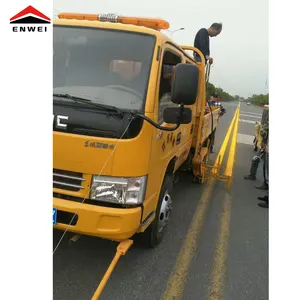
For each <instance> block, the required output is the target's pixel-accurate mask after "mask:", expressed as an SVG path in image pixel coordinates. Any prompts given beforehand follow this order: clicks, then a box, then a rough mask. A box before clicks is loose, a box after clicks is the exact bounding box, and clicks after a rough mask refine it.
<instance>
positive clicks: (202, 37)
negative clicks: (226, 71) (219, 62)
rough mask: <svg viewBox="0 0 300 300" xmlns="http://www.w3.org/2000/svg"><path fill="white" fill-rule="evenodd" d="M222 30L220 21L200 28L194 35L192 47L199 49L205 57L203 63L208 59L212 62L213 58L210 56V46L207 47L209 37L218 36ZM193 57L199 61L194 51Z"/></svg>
mask: <svg viewBox="0 0 300 300" xmlns="http://www.w3.org/2000/svg"><path fill="white" fill-rule="evenodd" d="M221 31H222V23H213V24H212V25H211V26H210V27H209V28H208V29H206V28H201V29H200V30H199V31H198V32H197V34H196V36H195V41H194V47H195V48H197V49H199V50H200V51H201V52H202V54H203V55H204V58H205V63H206V62H207V61H209V63H210V64H212V63H213V58H212V57H210V48H209V37H214V36H218V35H219V34H220V33H221ZM194 57H195V59H196V60H197V61H201V58H200V56H199V55H198V54H197V53H194Z"/></svg>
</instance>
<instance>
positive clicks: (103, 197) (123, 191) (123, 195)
mask: <svg viewBox="0 0 300 300" xmlns="http://www.w3.org/2000/svg"><path fill="white" fill-rule="evenodd" d="M146 183H147V176H143V177H127V178H125V177H109V176H93V180H92V187H91V193H90V199H92V200H97V201H103V202H111V203H119V204H129V205H130V204H131V205H135V204H140V203H142V202H143V200H144V196H145V191H146Z"/></svg>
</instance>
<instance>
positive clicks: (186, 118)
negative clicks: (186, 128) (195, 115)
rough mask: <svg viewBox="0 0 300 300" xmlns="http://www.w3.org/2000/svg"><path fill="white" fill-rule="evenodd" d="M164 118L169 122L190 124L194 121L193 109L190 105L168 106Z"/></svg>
mask: <svg viewBox="0 0 300 300" xmlns="http://www.w3.org/2000/svg"><path fill="white" fill-rule="evenodd" d="M163 120H164V122H165V123H168V124H189V123H191V121H192V110H191V109H190V108H188V107H184V108H183V109H182V108H181V107H166V108H165V109H164V112H163Z"/></svg>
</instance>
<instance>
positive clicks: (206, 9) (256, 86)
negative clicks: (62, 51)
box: [53, 0, 269, 98]
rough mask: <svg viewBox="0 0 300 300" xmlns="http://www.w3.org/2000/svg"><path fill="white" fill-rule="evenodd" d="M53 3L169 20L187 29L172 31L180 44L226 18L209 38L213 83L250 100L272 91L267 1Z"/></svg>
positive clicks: (68, 8)
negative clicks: (269, 78)
mask: <svg viewBox="0 0 300 300" xmlns="http://www.w3.org/2000/svg"><path fill="white" fill-rule="evenodd" d="M183 3H185V4H186V6H183ZM53 6H54V10H55V11H56V12H57V11H58V12H63V11H64V12H80V13H116V14H120V15H124V16H140V17H157V18H162V19H164V20H166V21H168V22H169V23H170V30H171V31H172V30H176V29H178V28H182V27H184V28H185V29H184V30H182V31H177V32H175V33H173V36H172V38H173V40H174V41H175V42H176V43H177V44H179V45H192V46H193V44H194V37H195V35H196V33H197V31H198V30H199V29H201V28H203V27H204V28H208V27H210V25H211V24H212V23H214V22H222V23H223V30H222V32H221V34H220V35H219V36H217V37H214V38H211V40H210V52H211V56H212V57H213V59H214V64H213V67H212V69H211V72H210V82H211V83H213V84H214V85H215V86H216V87H221V88H222V89H223V90H225V91H226V92H228V93H230V94H231V95H239V96H242V97H246V98H247V97H249V96H251V95H252V94H264V93H266V92H268V84H267V82H268V76H269V8H268V0H213V1H208V0H189V1H179V0H151V1H142V0H127V1H125V0H85V1H83V0H54V4H53ZM165 33H166V34H167V35H170V32H165Z"/></svg>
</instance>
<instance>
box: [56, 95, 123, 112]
mask: <svg viewBox="0 0 300 300" xmlns="http://www.w3.org/2000/svg"><path fill="white" fill-rule="evenodd" d="M53 96H54V97H58V98H63V99H68V100H71V101H74V102H76V103H84V104H87V105H89V106H93V107H95V108H98V109H102V110H105V111H111V112H115V113H117V114H119V115H122V116H123V115H124V112H123V111H122V110H120V109H119V108H117V107H115V106H111V105H107V104H101V103H95V102H93V101H92V100H90V99H87V98H82V97H77V96H73V95H70V94H58V93H54V94H53Z"/></svg>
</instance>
